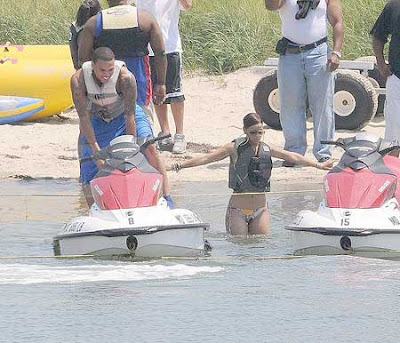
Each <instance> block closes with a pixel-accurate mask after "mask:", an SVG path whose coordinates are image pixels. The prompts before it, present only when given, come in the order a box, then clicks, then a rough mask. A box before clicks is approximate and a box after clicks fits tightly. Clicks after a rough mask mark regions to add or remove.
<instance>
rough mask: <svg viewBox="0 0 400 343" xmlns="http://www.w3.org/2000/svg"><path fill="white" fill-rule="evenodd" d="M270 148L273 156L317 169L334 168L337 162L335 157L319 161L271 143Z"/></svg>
mask: <svg viewBox="0 0 400 343" xmlns="http://www.w3.org/2000/svg"><path fill="white" fill-rule="evenodd" d="M270 149H271V155H272V157H277V158H281V159H283V160H285V161H289V162H293V163H296V164H297V163H299V164H304V165H306V166H309V167H314V168H317V169H325V170H328V169H330V168H332V166H333V163H334V162H335V160H334V159H332V158H331V159H329V160H328V161H326V162H323V163H319V162H318V161H316V160H314V159H312V158H309V157H305V156H303V155H300V154H298V153H295V152H290V151H287V150H284V149H282V148H280V147H277V146H275V145H270Z"/></svg>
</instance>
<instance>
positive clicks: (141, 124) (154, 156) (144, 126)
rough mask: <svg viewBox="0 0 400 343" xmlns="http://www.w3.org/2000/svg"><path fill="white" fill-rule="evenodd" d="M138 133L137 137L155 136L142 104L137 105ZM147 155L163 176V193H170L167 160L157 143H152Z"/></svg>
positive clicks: (146, 152)
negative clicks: (141, 106)
mask: <svg viewBox="0 0 400 343" xmlns="http://www.w3.org/2000/svg"><path fill="white" fill-rule="evenodd" d="M135 121H136V135H137V137H141V138H145V137H153V130H152V129H151V125H150V122H149V118H148V116H147V115H146V114H145V113H144V112H143V110H142V109H141V108H140V106H136V114H135ZM145 154H146V157H147V159H148V161H149V163H150V164H151V165H152V166H153V167H154V168H156V169H157V170H158V171H159V172H160V173H161V174H162V176H163V193H164V195H170V186H169V181H168V175H167V168H166V167H165V162H164V160H163V159H162V158H161V155H160V154H159V153H158V151H157V149H156V148H155V145H154V144H152V145H150V146H149V147H148V148H147V149H146V151H145Z"/></svg>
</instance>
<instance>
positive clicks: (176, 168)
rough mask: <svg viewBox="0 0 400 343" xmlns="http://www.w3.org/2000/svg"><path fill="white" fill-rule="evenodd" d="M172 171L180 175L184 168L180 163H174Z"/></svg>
mask: <svg viewBox="0 0 400 343" xmlns="http://www.w3.org/2000/svg"><path fill="white" fill-rule="evenodd" d="M171 169H172V170H175V171H176V172H177V173H178V172H179V171H180V170H181V169H182V166H181V164H180V163H172V164H171Z"/></svg>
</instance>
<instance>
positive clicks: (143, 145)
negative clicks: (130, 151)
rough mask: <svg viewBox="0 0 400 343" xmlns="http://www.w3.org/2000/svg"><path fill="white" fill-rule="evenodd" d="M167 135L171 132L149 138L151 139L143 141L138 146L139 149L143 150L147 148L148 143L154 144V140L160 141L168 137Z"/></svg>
mask: <svg viewBox="0 0 400 343" xmlns="http://www.w3.org/2000/svg"><path fill="white" fill-rule="evenodd" d="M169 137H171V134H170V133H169V134H168V135H162V136H158V137H154V138H151V139H149V140H147V141H145V142H144V143H143V144H142V145H141V146H140V150H142V151H144V150H146V149H147V147H148V146H149V145H150V144H154V143H155V142H158V141H162V140H163V139H165V138H169Z"/></svg>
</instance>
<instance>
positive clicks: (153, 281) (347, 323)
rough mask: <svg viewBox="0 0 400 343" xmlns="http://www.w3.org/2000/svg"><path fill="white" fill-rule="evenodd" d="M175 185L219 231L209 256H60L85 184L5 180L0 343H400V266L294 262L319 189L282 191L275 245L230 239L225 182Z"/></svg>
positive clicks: (273, 203) (277, 196)
mask: <svg viewBox="0 0 400 343" xmlns="http://www.w3.org/2000/svg"><path fill="white" fill-rule="evenodd" d="M173 188H174V199H175V202H176V204H177V206H180V207H186V208H189V209H191V210H193V211H195V212H197V213H198V214H199V215H200V216H201V217H203V219H204V220H206V221H208V222H210V223H211V229H210V231H209V232H207V233H206V238H207V239H208V240H209V241H210V243H211V245H212V246H213V250H212V252H211V255H210V256H209V257H204V258H196V259H153V260H146V261H137V262H132V261H110V260H97V259H92V258H79V259H60V258H54V257H53V251H52V237H53V236H54V235H55V234H56V233H57V232H58V231H59V230H60V228H61V226H62V224H63V222H65V221H68V220H69V219H70V218H71V217H74V216H76V215H78V214H82V213H84V212H85V206H84V202H83V198H82V195H81V193H80V189H79V185H78V184H77V182H76V181H75V180H37V181H18V180H6V181H1V182H0V342H4V343H6V342H7V343H13V342H18V343H20V342H21V343H22V342H24V343H25V342H26V343H28V342H29V343H32V342H35V343H36V342H38V343H45V342H46V343H47V342H51V343H53V342H62V343H64V342H85V343H95V342H96V343H100V342H118V343H119V342H182V343H183V342H185V343H186V342H196V343H197V342H199V343H200V342H201V343H203V342H246V343H251V342H277V343H278V342H279V343H281V342H282V343H292V342H293V343H294V342H296V343H297V342H310V343H311V342H312V343H314V342H315V343H317V342H318V343H320V342H324V343H337V342H346V343H347V342H363V343H364V342H371V343H375V342H398V340H399V333H398V320H399V314H400V310H399V299H400V286H399V284H400V268H399V266H400V265H399V263H400V262H395V261H384V260H377V259H366V258H356V257H351V256H337V257H314V256H309V257H294V256H292V254H291V253H292V250H291V240H290V234H289V232H287V231H286V230H284V225H285V224H288V223H289V222H290V220H291V219H292V218H293V217H294V215H295V214H296V213H297V212H298V211H299V210H301V209H305V208H308V209H315V208H316V207H317V205H318V203H319V201H320V199H321V193H320V192H318V191H317V192H309V191H308V189H319V188H320V186H318V185H312V186H307V185H303V189H304V192H299V193H291V192H290V189H286V190H285V189H282V191H283V192H282V193H276V192H273V193H272V194H271V195H270V200H269V205H270V210H271V215H272V228H271V234H270V236H269V237H268V238H267V239H265V238H249V239H243V238H232V237H229V236H227V235H226V234H225V232H224V230H225V229H224V215H225V206H226V203H227V201H228V197H229V193H228V190H227V189H226V185H225V184H222V183H207V182H205V183H182V184H178V185H174V187H173ZM285 191H288V192H287V193H285Z"/></svg>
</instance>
